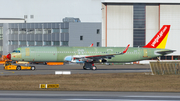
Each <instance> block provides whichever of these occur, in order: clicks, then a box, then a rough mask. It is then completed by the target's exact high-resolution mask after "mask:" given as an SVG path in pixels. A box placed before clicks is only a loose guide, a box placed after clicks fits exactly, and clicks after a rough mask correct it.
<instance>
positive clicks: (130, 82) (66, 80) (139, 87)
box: [0, 73, 180, 92]
mask: <svg viewBox="0 0 180 101" xmlns="http://www.w3.org/2000/svg"><path fill="white" fill-rule="evenodd" d="M39 84H59V85H60V87H59V88H54V89H53V88H52V89H40V88H39ZM0 90H58V91H153V92H154V91H155V92H156V91H157V92H180V75H145V74H144V73H112V74H71V75H16V76H0Z"/></svg>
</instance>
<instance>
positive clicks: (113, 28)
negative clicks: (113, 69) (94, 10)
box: [102, 5, 133, 47]
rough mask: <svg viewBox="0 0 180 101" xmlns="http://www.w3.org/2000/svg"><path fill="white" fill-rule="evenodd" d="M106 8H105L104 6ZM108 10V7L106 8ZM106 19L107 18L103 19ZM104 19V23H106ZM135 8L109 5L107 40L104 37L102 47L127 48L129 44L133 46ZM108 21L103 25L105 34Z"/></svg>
mask: <svg viewBox="0 0 180 101" xmlns="http://www.w3.org/2000/svg"><path fill="white" fill-rule="evenodd" d="M104 7H105V6H104ZM105 9H106V7H105ZM103 18H104V19H106V17H103ZM104 19H103V21H104ZM132 23H133V6H132V5H107V39H106V38H105V36H106V35H103V36H102V37H103V38H102V39H103V41H104V42H102V46H106V41H107V47H120V46H121V47H122V46H124V47H126V46H127V43H128V44H131V46H132V45H133V25H132ZM104 24H106V21H105V22H103V23H102V26H103V29H102V30H103V33H105V32H106V31H105V29H106V26H105V25H104Z"/></svg>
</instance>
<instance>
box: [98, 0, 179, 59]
mask: <svg viewBox="0 0 180 101" xmlns="http://www.w3.org/2000/svg"><path fill="white" fill-rule="evenodd" d="M101 2H102V46H105V47H109V46H112V47H120V46H124V47H125V46H127V44H131V47H138V46H144V45H145V44H147V43H148V42H149V41H150V40H151V39H152V38H153V36H154V35H155V34H156V33H157V32H158V30H159V29H160V28H161V27H162V26H163V25H171V28H170V32H169V37H168V40H167V44H166V48H167V49H174V50H176V52H174V53H173V54H171V55H172V56H167V57H162V58H163V59H178V56H179V55H180V47H178V44H179V43H180V40H179V38H180V19H179V18H180V11H179V9H180V1H179V0H135V1H134V0H101Z"/></svg>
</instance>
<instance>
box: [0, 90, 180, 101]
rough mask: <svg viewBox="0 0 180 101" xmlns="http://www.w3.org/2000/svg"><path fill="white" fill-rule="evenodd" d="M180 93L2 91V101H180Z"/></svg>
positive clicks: (0, 94) (0, 96)
mask: <svg viewBox="0 0 180 101" xmlns="http://www.w3.org/2000/svg"><path fill="white" fill-rule="evenodd" d="M179 95H180V93H160V92H85V91H0V101H179V100H180V96H179Z"/></svg>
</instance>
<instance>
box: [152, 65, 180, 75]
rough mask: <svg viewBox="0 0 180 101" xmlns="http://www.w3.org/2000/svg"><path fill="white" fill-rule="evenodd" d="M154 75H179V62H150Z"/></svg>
mask: <svg viewBox="0 0 180 101" xmlns="http://www.w3.org/2000/svg"><path fill="white" fill-rule="evenodd" d="M150 67H151V71H152V73H153V74H154V75H179V74H180V71H179V70H180V62H150Z"/></svg>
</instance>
